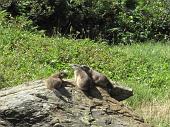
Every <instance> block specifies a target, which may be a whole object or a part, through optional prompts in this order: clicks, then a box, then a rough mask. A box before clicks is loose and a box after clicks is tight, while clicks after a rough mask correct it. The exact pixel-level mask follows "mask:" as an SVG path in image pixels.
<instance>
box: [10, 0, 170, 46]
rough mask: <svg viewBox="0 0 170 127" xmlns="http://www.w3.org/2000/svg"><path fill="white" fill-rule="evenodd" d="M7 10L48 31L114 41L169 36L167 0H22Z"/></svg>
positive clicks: (115, 42) (169, 16)
mask: <svg viewBox="0 0 170 127" xmlns="http://www.w3.org/2000/svg"><path fill="white" fill-rule="evenodd" d="M14 5H15V6H14ZM7 10H8V11H9V12H10V13H11V14H13V15H14V16H15V15H23V16H26V17H28V18H29V19H31V20H32V21H33V23H34V25H38V26H39V29H43V30H46V34H47V35H55V34H61V35H71V36H72V37H74V38H90V39H94V40H99V39H102V40H106V41H108V42H109V43H113V44H118V43H124V44H128V43H134V42H136V41H137V42H139V41H140V42H143V41H146V40H151V39H155V40H157V41H159V40H169V39H170V3H169V2H168V0H150V1H145V0H22V1H18V2H15V3H13V4H11V6H8V8H7ZM14 12H15V13H14Z"/></svg>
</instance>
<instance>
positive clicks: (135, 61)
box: [0, 12, 170, 127]
mask: <svg viewBox="0 0 170 127" xmlns="http://www.w3.org/2000/svg"><path fill="white" fill-rule="evenodd" d="M4 17H6V15H5V13H4V12H0V88H3V87H8V86H13V85H17V84H20V83H23V82H26V81H30V80H35V79H40V78H45V77H47V76H49V75H51V74H52V73H54V72H55V71H59V70H63V69H66V70H68V72H70V74H69V76H70V77H71V76H72V70H71V68H70V67H69V64H70V63H79V64H87V65H89V66H91V67H93V68H94V69H97V70H98V71H100V72H102V73H105V74H106V75H107V76H108V77H109V78H110V79H112V80H116V81H119V82H122V83H124V84H127V85H128V86H129V87H132V88H133V89H134V93H135V94H134V96H133V97H131V98H130V99H129V100H128V101H127V103H128V104H130V105H131V106H133V107H134V108H135V109H138V107H140V104H143V103H149V102H152V101H158V100H162V101H165V100H167V99H169V97H170V85H169V84H170V73H169V68H170V42H167V43H164V44H161V43H152V42H150V43H147V44H132V45H126V46H123V45H122V46H121V45H120V46H108V45H106V44H100V43H93V41H90V40H88V39H85V40H73V39H66V38H58V37H52V38H48V37H46V36H44V34H43V33H40V32H39V31H36V30H34V29H31V31H28V29H29V28H30V24H31V22H30V21H27V20H26V19H24V18H23V17H17V18H16V19H12V18H11V19H10V20H9V19H8V20H7V19H5V18H4ZM154 117H155V116H152V117H151V118H154ZM154 120H155V119H152V121H153V123H155V125H157V123H159V127H168V120H167V121H166V120H165V119H164V117H162V118H159V119H156V122H155V121H154Z"/></svg>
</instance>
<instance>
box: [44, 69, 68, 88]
mask: <svg viewBox="0 0 170 127" xmlns="http://www.w3.org/2000/svg"><path fill="white" fill-rule="evenodd" d="M66 76H67V74H66V72H64V71H61V72H59V73H56V74H54V75H52V76H50V77H49V78H48V79H46V80H45V85H46V86H47V88H48V89H50V90H54V89H59V88H61V87H62V84H63V80H62V79H63V78H64V77H66Z"/></svg>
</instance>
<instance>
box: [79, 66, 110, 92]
mask: <svg viewBox="0 0 170 127" xmlns="http://www.w3.org/2000/svg"><path fill="white" fill-rule="evenodd" d="M81 68H82V69H83V70H84V71H85V72H86V73H87V74H88V75H89V76H90V77H91V78H92V80H93V82H94V84H95V85H96V86H100V87H102V88H106V89H107V91H108V93H111V92H112V90H113V85H112V83H111V82H110V81H109V79H108V78H107V77H106V76H105V75H103V74H101V73H99V72H97V71H95V70H93V69H91V68H89V67H88V66H86V65H81Z"/></svg>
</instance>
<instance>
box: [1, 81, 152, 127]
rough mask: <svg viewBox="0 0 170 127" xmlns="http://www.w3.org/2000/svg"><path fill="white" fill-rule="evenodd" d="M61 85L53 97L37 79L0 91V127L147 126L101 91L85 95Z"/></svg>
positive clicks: (71, 87) (95, 89) (69, 86)
mask: <svg viewBox="0 0 170 127" xmlns="http://www.w3.org/2000/svg"><path fill="white" fill-rule="evenodd" d="M65 85H66V86H65V87H63V88H61V89H60V90H58V92H55V94H54V92H53V91H50V90H48V89H47V88H46V86H44V83H43V81H41V80H39V81H34V82H30V83H25V84H23V85H19V86H16V87H13V88H6V89H2V90H1V91H0V127H86V126H87V127H96V126H98V127H99V126H100V127H103V126H107V127H147V126H149V125H147V124H146V123H144V121H143V119H142V118H140V117H138V116H137V115H135V113H133V112H132V111H131V110H130V109H128V108H127V107H126V106H124V105H123V104H121V103H120V102H118V101H116V100H115V99H113V98H112V97H110V96H109V95H108V94H107V92H106V91H105V90H103V89H101V88H94V89H93V90H91V91H90V95H89V94H88V93H83V92H82V91H81V90H79V89H78V88H76V87H75V86H74V85H73V86H72V85H68V84H67V83H66V84H65ZM120 89H121V88H120V87H119V90H118V91H119V92H120ZM122 91H123V90H122ZM125 91H128V90H125ZM119 94H120V93H119ZM122 94H123V93H122Z"/></svg>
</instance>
